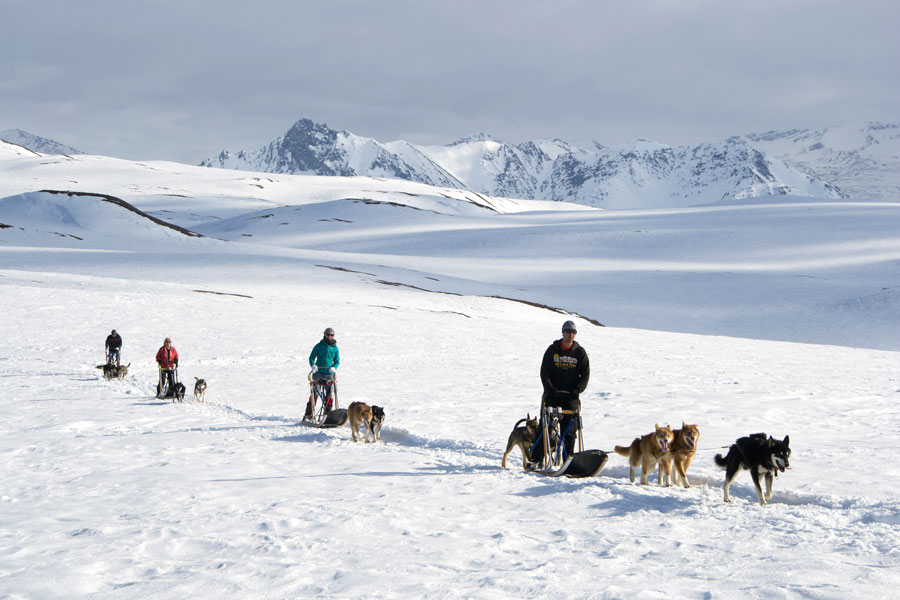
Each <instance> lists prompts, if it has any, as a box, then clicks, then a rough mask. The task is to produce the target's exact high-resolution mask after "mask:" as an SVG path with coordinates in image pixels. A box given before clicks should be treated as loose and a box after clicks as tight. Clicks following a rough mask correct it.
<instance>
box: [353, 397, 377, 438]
mask: <svg viewBox="0 0 900 600" xmlns="http://www.w3.org/2000/svg"><path fill="white" fill-rule="evenodd" d="M347 417H348V418H349V419H350V436H351V437H352V438H353V441H354V442H358V441H359V440H358V439H357V434H358V433H359V428H360V426H363V427H365V428H366V434H365V438H364V439H365V441H366V442H368V441H369V432H371V431H372V407H371V406H369V405H368V404H366V403H365V402H351V403H350V406H348V407H347ZM373 441H374V440H373Z"/></svg>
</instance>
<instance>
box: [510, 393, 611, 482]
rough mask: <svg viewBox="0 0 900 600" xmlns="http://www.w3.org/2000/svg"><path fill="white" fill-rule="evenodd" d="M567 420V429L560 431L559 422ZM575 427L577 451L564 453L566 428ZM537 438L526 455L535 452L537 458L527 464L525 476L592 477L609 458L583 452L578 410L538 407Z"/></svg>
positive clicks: (603, 455)
mask: <svg viewBox="0 0 900 600" xmlns="http://www.w3.org/2000/svg"><path fill="white" fill-rule="evenodd" d="M564 417H571V419H568V427H567V428H566V429H565V430H563V429H562V423H563V422H564V421H566V419H564ZM572 427H574V428H575V435H576V438H577V440H578V452H572V453H571V454H569V453H568V452H567V451H566V444H565V438H566V436H567V435H568V433H569V429H571V428H572ZM539 429H540V430H539V433H538V438H537V440H536V441H535V442H534V445H532V447H531V452H530V454H532V455H534V451H535V450H542V452H539V458H538V460H537V461H536V462H532V463H531V468H530V469H528V472H529V473H536V474H538V475H545V476H547V477H593V476H595V475H597V474H598V473H599V472H600V471H601V470H603V467H604V466H606V461H607V460H608V459H609V455H608V454H607V453H606V452H605V451H603V450H585V449H584V439H583V432H582V423H581V411H580V410H579V409H577V408H575V409H571V410H570V409H564V408H560V407H558V406H546V405H543V406H542V407H541V422H540V428H539Z"/></svg>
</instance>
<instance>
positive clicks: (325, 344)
mask: <svg viewBox="0 0 900 600" xmlns="http://www.w3.org/2000/svg"><path fill="white" fill-rule="evenodd" d="M340 365H341V353H340V351H339V350H338V346H337V340H335V339H334V329H332V328H331V327H329V328H327V329H326V330H325V332H324V333H323V334H322V339H321V340H320V341H319V343H318V344H316V345H315V346H313V349H312V352H310V353H309V368H310V371H312V380H313V381H319V380H323V381H327V382H328V383H327V385H326V388H325V396H326V400H325V410H326V411H327V410H331V405H332V403H333V401H334V396H333V389H334V378H335V377H336V376H337V368H338V367H339V366H340ZM313 408H314V407H313V395H312V393H310V395H309V402H307V404H306V414H305V415H304V417H303V418H305V419H309V418H311V417H312V413H313Z"/></svg>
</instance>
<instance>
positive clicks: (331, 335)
mask: <svg viewBox="0 0 900 600" xmlns="http://www.w3.org/2000/svg"><path fill="white" fill-rule="evenodd" d="M325 337H334V334H333V333H326V334H325Z"/></svg>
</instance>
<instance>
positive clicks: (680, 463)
mask: <svg viewBox="0 0 900 600" xmlns="http://www.w3.org/2000/svg"><path fill="white" fill-rule="evenodd" d="M673 433H674V434H675V440H674V441H673V442H672V446H671V452H672V462H673V463H674V466H675V471H674V473H672V479H673V480H674V481H675V485H683V486H684V487H686V488H689V487H691V482H690V481H688V478H687V470H688V467H690V466H691V461H692V460H694V454H695V453H696V452H697V442H698V441H700V428H699V427H697V426H696V425H688V424H687V423H685V422H684V421H682V422H681V429H676V430H675V431H674V432H673ZM660 469H662V466H660Z"/></svg>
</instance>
